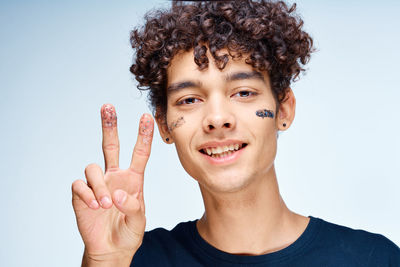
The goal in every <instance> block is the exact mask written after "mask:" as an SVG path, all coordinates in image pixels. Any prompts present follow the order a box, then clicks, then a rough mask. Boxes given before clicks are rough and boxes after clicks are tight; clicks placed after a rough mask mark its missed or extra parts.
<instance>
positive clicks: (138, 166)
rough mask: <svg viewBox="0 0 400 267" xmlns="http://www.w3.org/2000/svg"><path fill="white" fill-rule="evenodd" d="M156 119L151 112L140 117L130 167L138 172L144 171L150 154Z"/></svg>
mask: <svg viewBox="0 0 400 267" xmlns="http://www.w3.org/2000/svg"><path fill="white" fill-rule="evenodd" d="M153 133H154V120H153V118H152V117H151V115H150V114H143V116H142V117H141V118H140V124H139V134H138V137H137V141H136V144H135V148H134V149H133V155H132V161H131V165H130V168H131V169H133V170H134V171H135V172H136V173H141V174H143V173H144V169H145V167H146V164H147V161H148V159H149V156H150V151H151V143H152V141H153Z"/></svg>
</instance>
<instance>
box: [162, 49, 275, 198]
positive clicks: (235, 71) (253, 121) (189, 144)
mask: <svg viewBox="0 0 400 267" xmlns="http://www.w3.org/2000/svg"><path fill="white" fill-rule="evenodd" d="M208 58H209V59H212V57H211V55H208ZM167 75H168V84H167V88H168V89H167V92H168V97H167V100H168V101H167V102H168V106H167V114H166V123H165V122H159V128H160V131H161V132H162V134H163V136H164V137H168V138H169V140H170V141H171V142H174V143H175V145H176V149H177V152H178V156H179V159H180V161H181V163H182V165H183V167H184V169H185V170H186V171H187V172H188V173H189V175H191V176H192V177H193V178H194V179H196V180H197V181H198V182H199V183H200V186H202V187H203V188H205V189H207V190H209V191H212V192H236V191H239V190H241V189H242V188H244V187H246V186H248V185H249V184H251V183H252V182H254V181H256V180H257V179H261V177H265V175H267V174H268V172H271V171H273V163H274V159H275V155H276V146H277V131H278V126H277V119H276V115H277V114H276V113H275V111H276V102H275V99H274V96H273V94H272V90H271V86H270V81H269V78H268V74H267V73H263V72H259V71H256V70H255V69H253V68H252V67H251V65H249V64H246V63H245V61H244V59H243V60H235V61H233V60H232V59H230V60H229V62H228V64H227V65H226V66H225V68H224V69H223V70H219V69H218V68H217V67H216V66H215V64H214V63H213V62H212V61H211V60H210V63H209V66H208V68H206V69H204V70H202V71H201V70H199V68H198V66H197V65H196V64H195V63H194V60H193V51H189V52H182V53H180V54H178V55H176V56H175V57H174V59H173V60H172V62H171V64H170V67H169V68H168V73H167ZM224 151H225V152H224Z"/></svg>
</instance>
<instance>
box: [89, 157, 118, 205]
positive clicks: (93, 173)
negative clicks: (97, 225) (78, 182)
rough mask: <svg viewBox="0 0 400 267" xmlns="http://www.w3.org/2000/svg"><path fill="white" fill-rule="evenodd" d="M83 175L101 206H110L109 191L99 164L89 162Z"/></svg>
mask: <svg viewBox="0 0 400 267" xmlns="http://www.w3.org/2000/svg"><path fill="white" fill-rule="evenodd" d="M85 176H86V181H87V183H88V186H89V187H91V188H92V191H93V192H94V195H95V197H96V199H97V201H98V202H99V204H100V206H101V207H102V208H105V209H107V208H110V207H111V206H112V202H111V197H110V191H109V190H108V187H107V185H106V182H105V180H104V176H103V171H102V169H101V168H100V166H98V165H96V164H90V165H88V166H87V167H86V169H85Z"/></svg>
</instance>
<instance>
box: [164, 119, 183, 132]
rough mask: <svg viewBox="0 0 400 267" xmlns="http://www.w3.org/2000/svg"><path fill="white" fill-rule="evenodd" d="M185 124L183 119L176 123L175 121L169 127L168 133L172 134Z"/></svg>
mask: <svg viewBox="0 0 400 267" xmlns="http://www.w3.org/2000/svg"><path fill="white" fill-rule="evenodd" d="M184 123H185V119H184V118H183V117H180V118H178V119H177V120H176V121H173V122H172V123H171V124H170V125H168V131H170V132H172V131H173V130H175V129H176V128H178V127H180V126H182V125H183V124H184Z"/></svg>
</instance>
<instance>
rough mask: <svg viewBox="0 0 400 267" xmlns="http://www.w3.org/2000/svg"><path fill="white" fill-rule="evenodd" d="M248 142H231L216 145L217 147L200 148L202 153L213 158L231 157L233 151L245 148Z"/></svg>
mask: <svg viewBox="0 0 400 267" xmlns="http://www.w3.org/2000/svg"><path fill="white" fill-rule="evenodd" d="M246 146H247V143H240V144H238V143H236V144H229V145H224V146H215V147H205V148H202V149H200V150H199V152H200V153H202V154H204V155H206V156H208V157H211V158H215V159H218V158H225V157H229V156H230V155H232V154H233V153H236V152H237V151H239V150H241V149H243V148H245V147H246Z"/></svg>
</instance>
